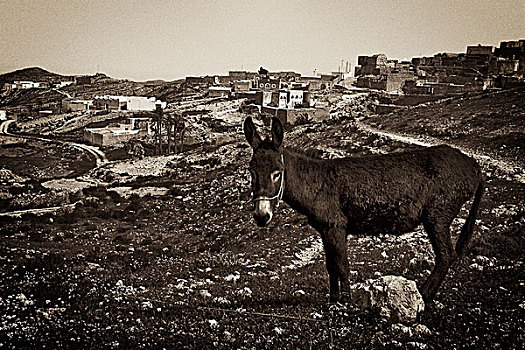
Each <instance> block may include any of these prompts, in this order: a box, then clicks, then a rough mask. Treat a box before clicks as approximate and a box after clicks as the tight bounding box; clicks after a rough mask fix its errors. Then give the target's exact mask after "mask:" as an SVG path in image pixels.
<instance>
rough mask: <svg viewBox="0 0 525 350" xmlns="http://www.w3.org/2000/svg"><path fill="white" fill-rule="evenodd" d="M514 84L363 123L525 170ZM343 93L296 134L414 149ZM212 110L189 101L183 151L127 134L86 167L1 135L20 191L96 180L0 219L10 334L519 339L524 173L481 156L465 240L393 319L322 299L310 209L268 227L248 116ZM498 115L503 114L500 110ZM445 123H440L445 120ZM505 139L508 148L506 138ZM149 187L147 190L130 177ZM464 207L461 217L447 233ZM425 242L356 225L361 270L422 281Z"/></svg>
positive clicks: (353, 254) (9, 178)
mask: <svg viewBox="0 0 525 350" xmlns="http://www.w3.org/2000/svg"><path fill="white" fill-rule="evenodd" d="M514 93H515V94H516V95H515V96H514V95H512V96H514V97H513V98H510V97H509V96H507V95H505V94H504V93H502V94H495V95H490V94H487V95H486V96H487V97H480V98H476V99H472V100H468V101H467V100H458V101H452V102H450V103H448V104H439V105H432V106H429V107H420V108H415V109H410V110H407V111H405V112H402V113H400V114H399V115H386V116H382V117H372V118H369V119H367V120H366V121H365V122H366V123H368V124H369V125H373V126H376V127H381V128H382V130H386V131H388V130H395V131H397V132H406V133H411V134H417V135H421V136H424V135H430V136H434V137H436V138H442V140H445V141H448V142H451V143H453V144H456V143H457V144H460V145H468V146H469V147H471V148H474V149H475V150H477V151H478V152H479V153H482V154H488V155H491V156H492V154H493V153H496V154H497V159H498V160H499V161H501V162H504V163H505V162H507V161H509V162H512V163H513V164H521V165H520V166H519V167H517V168H515V169H513V170H512V172H521V173H523V164H522V163H519V161H520V159H519V155H521V153H520V152H521V151H519V150H518V149H517V147H520V149H521V144H520V142H521V140H520V135H521V134H520V133H523V132H524V129H523V125H522V122H521V120H522V119H523V118H521V117H522V113H521V110H523V108H522V109H520V108H519V107H520V106H522V105H521V104H520V103H521V102H519V101H520V100H519V99H520V98H521V101H523V100H525V99H524V98H523V97H524V96H523V95H524V92H523V91H521V90H520V91H516V92H513V94H514ZM509 94H510V92H509ZM363 98H365V97H363ZM485 101H486V102H487V103H485ZM333 102H334V103H333V104H332V107H333V113H332V115H333V118H332V119H331V120H330V121H327V122H324V123H319V122H316V121H311V122H310V123H309V124H307V125H299V126H296V127H295V128H293V129H292V130H291V131H290V133H289V134H287V135H286V138H287V139H286V140H287V141H286V142H287V144H291V145H292V146H294V147H296V148H299V149H301V150H306V149H310V151H309V153H310V154H312V155H315V156H320V157H329V158H333V157H341V156H359V155H367V154H373V153H381V152H396V151H400V150H406V149H412V148H417V147H420V146H417V145H409V144H406V143H402V142H400V141H396V140H392V139H390V138H387V137H384V136H381V135H377V134H374V133H372V132H369V131H363V129H362V128H361V126H360V124H359V123H356V122H355V120H354V118H353V117H355V116H364V115H366V114H367V113H368V112H367V108H366V107H360V106H358V105H357V104H355V105H352V106H348V107H347V105H349V104H351V103H352V104H353V103H354V102H350V101H348V102H347V103H346V104H345V103H342V100H341V99H339V100H337V99H336V98H334V101H333ZM458 103H459V104H461V106H457V104H458ZM512 105H516V108H515V107H512ZM207 107H209V108H210V109H209V110H210V113H208V114H206V116H187V120H185V122H186V135H189V136H190V137H191V138H193V139H194V140H197V141H194V146H193V148H192V149H190V148H185V149H184V152H183V153H182V154H172V155H168V156H155V157H153V156H147V154H146V156H145V157H144V158H143V159H122V158H127V153H126V152H125V151H124V149H122V150H120V151H118V152H117V151H114V152H115V155H114V157H112V158H111V159H112V162H110V163H109V164H106V165H104V166H103V167H100V168H95V169H93V170H89V169H91V168H93V167H94V166H95V164H94V161H93V160H92V159H91V158H90V160H89V162H88V161H87V160H86V159H85V158H84V157H82V156H81V153H80V151H78V150H74V149H69V148H67V147H55V146H50V145H48V144H44V143H42V142H38V141H27V142H25V143H20V144H15V145H12V146H2V148H1V149H0V151H1V152H4V153H3V157H1V158H0V159H2V160H3V162H2V163H1V167H2V168H5V169H8V170H9V171H10V172H7V171H5V172H1V173H0V175H2V178H1V180H2V186H3V187H2V192H1V193H2V194H4V193H7V194H9V195H11V196H12V197H11V198H10V199H9V200H10V201H11V200H13V198H16V197H17V196H19V195H26V194H27V193H29V194H31V195H35V196H36V195H37V194H38V193H40V192H45V191H47V190H44V189H42V188H40V187H39V184H40V183H41V182H43V181H44V180H48V179H52V178H63V177H70V178H75V177H77V176H78V175H83V177H84V179H85V180H86V181H90V183H91V185H90V186H89V187H86V188H83V189H82V190H81V191H80V193H79V192H73V193H71V194H70V195H69V201H70V202H71V203H74V202H77V205H74V206H72V207H67V208H66V207H64V208H63V209H61V211H59V212H58V213H57V214H54V215H52V214H44V215H39V216H37V215H34V214H25V215H23V216H22V217H20V218H8V217H0V237H1V238H0V280H1V281H2V286H0V320H1V321H0V343H1V346H0V347H3V348H27V349H29V348H42V347H44V346H46V347H72V348H78V347H80V348H162V347H165V348H177V349H183V348H238V349H251V348H254V347H255V348H294V349H295V348H337V349H343V348H347V349H353V348H362V347H365V348H366V347H369V348H391V347H398V348H416V349H417V348H420V349H424V348H428V349H439V348H462V347H463V348H469V347H470V348H480V349H481V348H505V349H506V348H519V347H520V346H521V344H523V341H524V339H523V334H525V329H524V324H523V320H524V319H525V306H524V304H523V300H524V297H525V296H524V294H523V283H524V282H525V276H524V275H523V272H522V271H523V247H525V236H524V231H523V227H524V220H525V216H524V211H523V208H525V202H524V198H525V185H524V184H523V182H520V181H518V180H517V177H516V174H515V173H512V174H511V173H510V172H509V171H510V170H509V171H507V172H505V171H506V170H505V171H503V170H501V169H500V168H497V167H495V166H494V165H491V164H492V163H490V162H487V163H484V165H483V166H484V168H483V170H484V174H485V176H486V178H487V191H486V194H485V196H484V198H483V201H482V204H481V214H480V217H479V220H478V226H477V229H476V231H475V237H474V241H473V244H472V248H471V251H470V252H468V253H467V255H466V257H465V258H464V259H463V260H461V261H459V262H458V263H457V264H456V266H454V267H453V268H452V269H451V271H450V272H449V275H448V276H447V278H446V279H445V282H444V284H443V286H442V287H441V289H440V290H439V292H438V294H437V296H436V301H435V302H434V303H432V304H430V305H427V307H426V309H425V311H424V313H423V314H421V315H420V317H419V319H418V320H417V323H416V324H414V325H400V324H395V323H394V324H392V322H388V321H381V319H380V317H379V316H380V315H379V311H377V310H368V311H365V312H361V311H358V310H357V309H356V308H354V305H352V304H344V305H343V304H335V305H331V304H329V303H328V286H327V285H328V283H327V279H328V276H327V274H326V272H325V265H324V257H323V253H322V251H321V250H320V249H321V242H320V239H319V237H318V236H317V234H316V233H315V231H314V230H313V229H311V228H310V227H309V226H308V224H307V222H306V219H305V218H304V217H302V216H300V215H298V214H296V213H295V212H294V211H293V210H291V209H290V208H289V207H288V206H286V205H282V206H281V208H280V209H279V211H278V212H277V214H276V217H275V219H274V220H275V222H274V223H273V225H271V227H269V228H265V229H258V228H256V227H255V225H254V224H253V222H252V218H251V203H250V202H249V198H250V193H249V191H250V186H249V176H248V170H247V168H246V163H247V161H248V159H249V157H250V149H249V146H248V145H247V144H246V143H245V141H244V136H243V134H242V131H241V129H240V125H241V121H242V120H243V118H244V116H245V114H242V113H240V112H238V109H237V108H235V110H234V111H230V110H226V111H225V112H223V111H219V112H216V111H212V109H211V107H212V106H207ZM487 109H490V112H488V111H487ZM437 111H440V112H439V114H438V113H437ZM354 112H355V115H354ZM358 112H359V113H358ZM349 114H352V115H353V117H349ZM489 114H491V115H498V116H501V117H502V118H504V119H503V120H502V121H501V123H500V121H499V120H496V119H494V118H491V117H489ZM475 115H476V116H480V118H481V120H482V122H479V120H478V119H477V118H475ZM452 121H453V122H452ZM444 124H447V125H448V126H447V128H448V129H447V130H448V131H447V134H446V135H445V134H444V133H443V131H442V130H440V128H443V127H444V126H443V125H444ZM461 130H469V132H464V131H461ZM216 134H218V135H220V137H223V138H224V139H222V140H219V139H218V137H219V136H216ZM449 134H452V135H454V137H450V136H449ZM507 140H509V141H508V142H511V141H512V140H513V141H512V142H513V143H512V147H502V145H503V144H506V145H507ZM508 145H509V146H510V144H508ZM8 156H9V158H8ZM118 159H121V160H118ZM521 159H523V158H521ZM516 162H518V163H516ZM505 164H506V163H505ZM498 169H499V170H498ZM518 175H519V174H518ZM15 184H19V185H20V186H21V187H19V186H18V185H15ZM116 187H118V188H119V189H121V191H122V192H116V191H114V188H116ZM4 189H7V191H4ZM139 189H147V191H146V192H138V191H137V192H133V191H134V190H139ZM154 189H165V190H166V191H165V192H163V193H165V194H158V193H160V192H156V191H154ZM126 196H128V197H126ZM5 210H6V207H4V211H5ZM466 212H467V209H466V208H464V209H463V210H462V212H461V213H460V219H459V220H456V221H454V222H453V223H452V233H453V236H454V238H455V237H457V233H458V231H459V228H460V227H461V225H462V219H464V218H465V217H466ZM431 251H432V249H431V247H430V242H428V240H427V239H426V235H425V234H424V233H423V232H422V230H420V229H418V230H416V231H415V232H413V233H411V234H408V235H405V236H402V237H394V236H390V235H384V236H382V237H380V238H378V239H375V238H367V237H356V236H352V237H351V238H350V247H349V255H350V268H351V271H352V272H351V276H352V280H353V282H357V281H364V280H367V279H369V278H373V277H374V276H378V275H383V276H385V275H389V274H392V275H403V276H406V277H407V278H410V279H412V280H416V281H423V280H425V279H426V277H427V276H428V273H429V270H431V267H432V265H431V264H432V261H433V260H432V256H431V254H432V253H431Z"/></svg>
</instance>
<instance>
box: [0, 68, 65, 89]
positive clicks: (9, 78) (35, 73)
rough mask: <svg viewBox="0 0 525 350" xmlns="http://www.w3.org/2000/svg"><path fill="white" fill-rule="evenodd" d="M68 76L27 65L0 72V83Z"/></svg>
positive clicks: (63, 78)
mask: <svg viewBox="0 0 525 350" xmlns="http://www.w3.org/2000/svg"><path fill="white" fill-rule="evenodd" d="M70 78H71V77H70V76H66V75H61V74H57V73H52V72H49V71H47V70H45V69H43V68H40V67H29V68H23V69H19V70H15V71H13V72H9V73H5V74H0V85H3V84H4V83H10V82H13V81H15V80H30V81H57V80H69V79H70Z"/></svg>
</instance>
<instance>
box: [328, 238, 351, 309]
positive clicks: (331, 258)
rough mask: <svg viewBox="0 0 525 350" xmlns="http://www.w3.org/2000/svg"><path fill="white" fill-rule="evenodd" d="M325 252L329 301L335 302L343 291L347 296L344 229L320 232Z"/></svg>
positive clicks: (344, 296) (346, 261) (348, 289)
mask: <svg viewBox="0 0 525 350" xmlns="http://www.w3.org/2000/svg"><path fill="white" fill-rule="evenodd" d="M321 237H322V239H323V245H324V250H325V254H326V269H327V270H328V275H329V277H330V301H331V302H337V301H339V299H340V297H341V292H342V293H343V298H347V296H348V294H349V292H350V287H349V285H348V269H349V268H348V254H347V247H346V245H347V240H346V231H345V230H344V229H343V230H340V229H330V230H327V231H325V232H324V233H322V234H321Z"/></svg>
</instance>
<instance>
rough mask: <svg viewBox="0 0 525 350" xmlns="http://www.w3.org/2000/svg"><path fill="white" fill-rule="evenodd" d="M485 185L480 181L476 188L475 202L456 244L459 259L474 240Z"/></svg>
mask: <svg viewBox="0 0 525 350" xmlns="http://www.w3.org/2000/svg"><path fill="white" fill-rule="evenodd" d="M483 189H484V185H483V182H482V181H480V182H479V184H478V187H477V188H476V194H475V195H474V201H473V202H472V207H471V208H470V212H469V214H468V218H467V221H465V224H464V225H463V228H462V229H461V233H460V234H459V238H458V241H457V242H456V254H457V255H458V257H460V256H463V255H464V254H465V251H466V250H467V247H468V245H469V243H470V240H471V238H472V232H473V231H474V224H475V223H476V215H477V212H478V209H479V203H480V202H481V196H482V195H483Z"/></svg>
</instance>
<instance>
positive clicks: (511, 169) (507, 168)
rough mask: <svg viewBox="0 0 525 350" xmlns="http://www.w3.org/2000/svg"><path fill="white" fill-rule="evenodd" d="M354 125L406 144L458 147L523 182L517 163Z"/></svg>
mask: <svg viewBox="0 0 525 350" xmlns="http://www.w3.org/2000/svg"><path fill="white" fill-rule="evenodd" d="M356 125H357V127H358V128H359V129H361V130H363V131H365V132H368V133H372V134H376V135H379V136H382V137H386V138H389V139H392V140H395V141H399V142H403V143H408V144H412V145H418V146H423V147H430V146H437V145H449V146H452V147H454V148H457V149H459V150H460V151H461V152H463V153H465V154H467V155H469V156H471V157H473V158H474V159H476V160H477V161H479V162H480V163H481V164H482V165H486V166H488V167H492V168H496V169H498V170H499V171H500V172H501V173H502V174H504V176H503V177H504V178H505V179H506V180H510V181H518V182H520V183H525V172H524V171H523V169H520V166H519V165H517V164H514V163H512V162H510V161H506V160H501V159H495V158H493V157H490V156H488V155H485V154H479V153H477V152H475V151H474V150H472V149H470V148H467V147H463V146H458V145H455V144H451V143H447V142H445V141H442V140H439V139H436V138H434V137H430V136H425V138H424V140H421V139H418V138H415V137H412V136H407V135H400V134H396V133H393V132H385V131H381V130H378V129H375V128H373V127H371V126H369V125H366V124H364V123H363V122H361V121H357V122H356ZM517 169H519V170H518V171H517Z"/></svg>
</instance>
